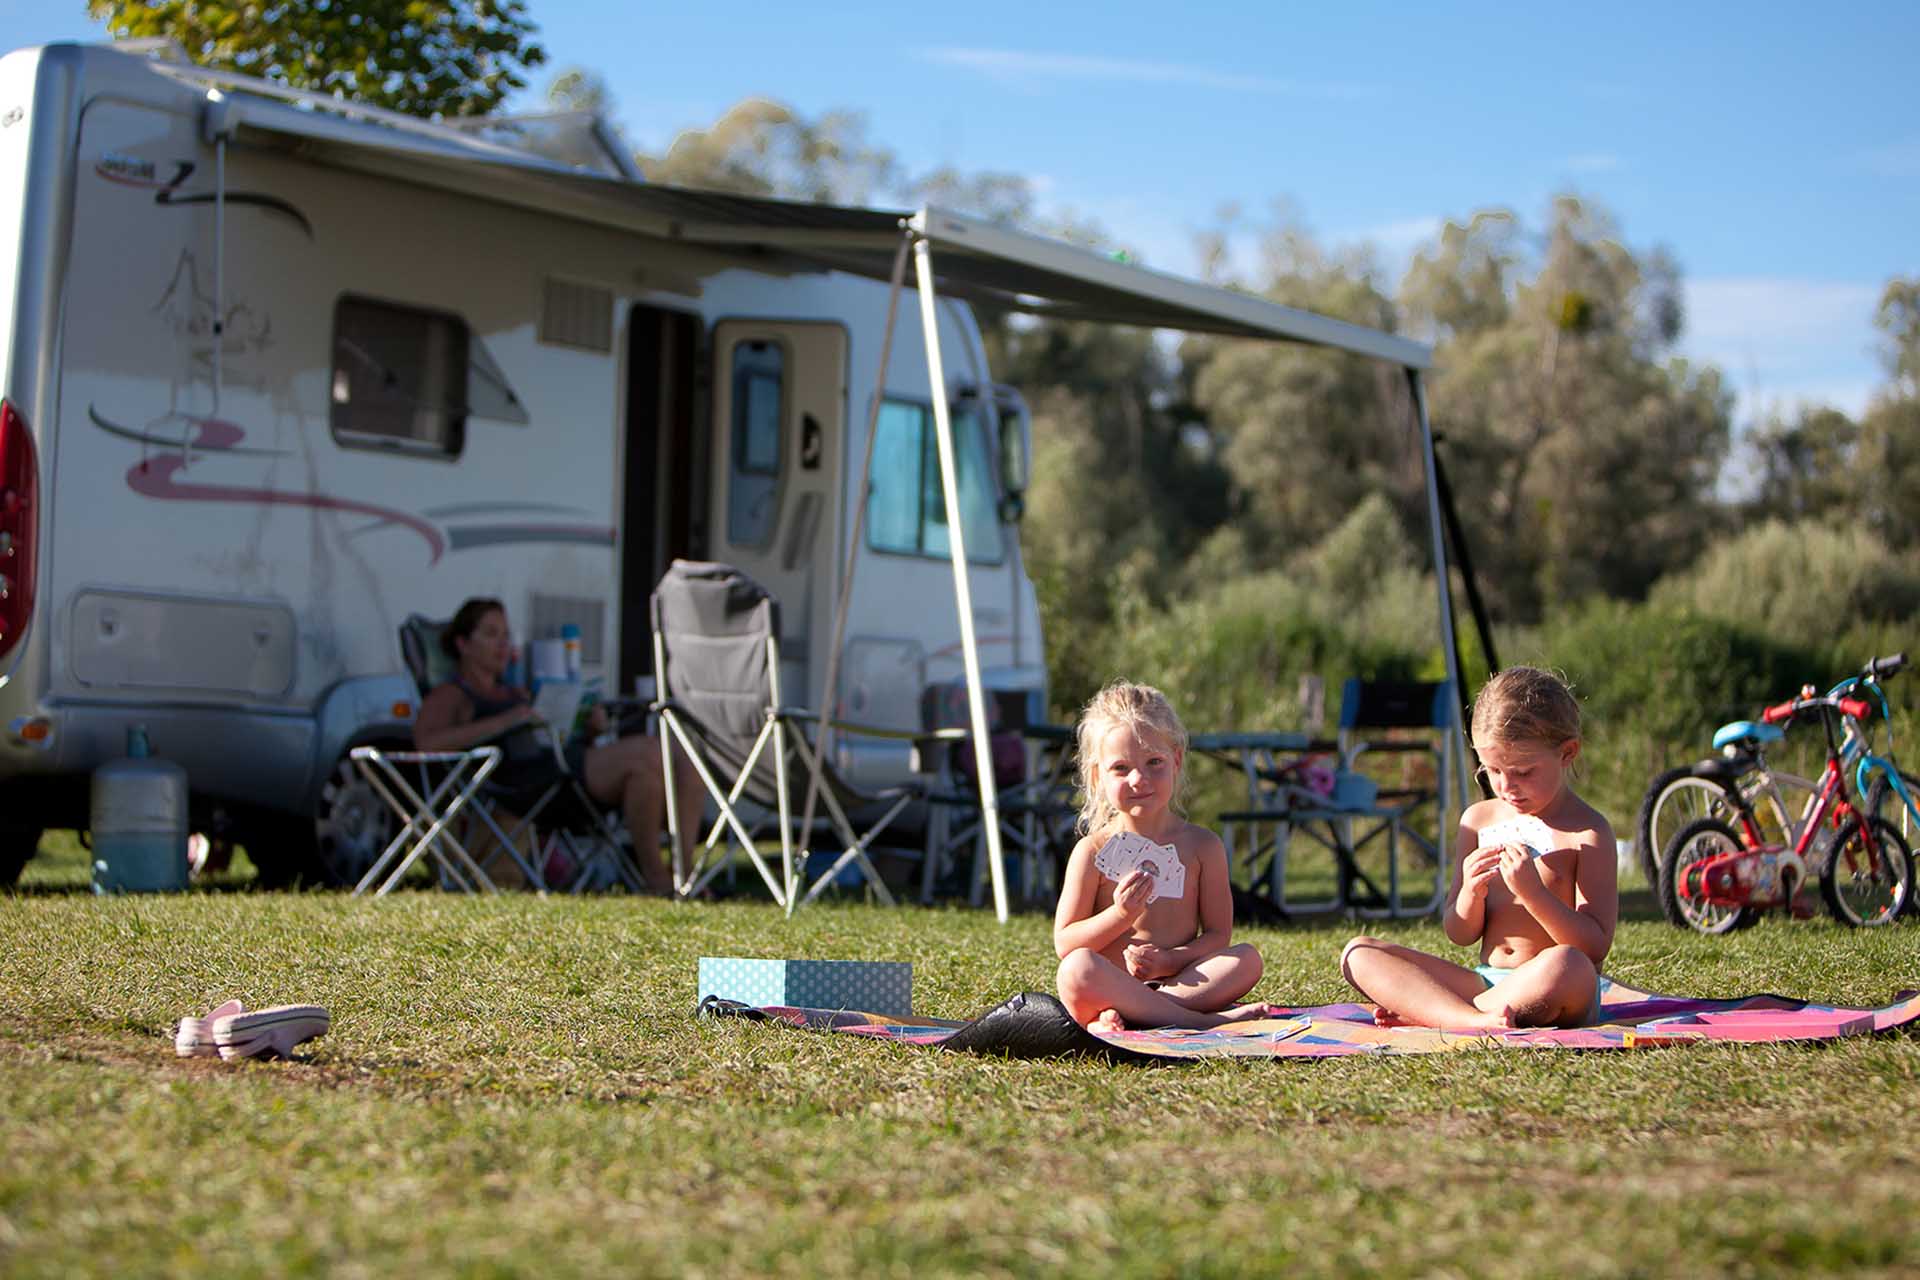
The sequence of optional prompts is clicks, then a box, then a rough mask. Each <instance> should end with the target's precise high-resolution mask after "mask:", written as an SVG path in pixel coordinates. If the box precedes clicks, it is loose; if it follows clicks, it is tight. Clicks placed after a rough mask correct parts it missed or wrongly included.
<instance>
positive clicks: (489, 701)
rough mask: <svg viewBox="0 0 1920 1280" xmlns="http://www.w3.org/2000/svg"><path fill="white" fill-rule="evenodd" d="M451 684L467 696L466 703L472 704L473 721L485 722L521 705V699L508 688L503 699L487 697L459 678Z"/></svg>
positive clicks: (454, 679)
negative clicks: (488, 718)
mask: <svg viewBox="0 0 1920 1280" xmlns="http://www.w3.org/2000/svg"><path fill="white" fill-rule="evenodd" d="M453 683H454V684H455V685H456V686H458V688H459V690H460V692H462V693H464V694H466V695H467V701H468V702H471V703H472V704H473V718H474V719H475V720H485V719H486V718H487V717H488V716H497V715H499V714H500V713H501V712H503V711H511V710H512V709H513V708H515V707H517V706H519V705H520V703H521V699H519V698H518V697H516V696H514V691H513V690H512V689H510V688H509V689H507V691H506V692H507V696H506V697H504V698H501V697H488V696H487V695H486V694H484V693H481V692H480V691H479V690H478V689H476V688H474V687H473V686H472V685H470V684H468V683H467V682H466V681H465V680H462V679H461V678H460V677H459V676H455V677H454V678H453ZM502 687H503V688H504V687H505V686H502Z"/></svg>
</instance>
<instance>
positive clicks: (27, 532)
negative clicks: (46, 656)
mask: <svg viewBox="0 0 1920 1280" xmlns="http://www.w3.org/2000/svg"><path fill="white" fill-rule="evenodd" d="M39 474H40V472H39V467H38V466H37V465H36V464H35V462H34V457H33V433H32V432H30V431H28V430H27V420H26V419H25V418H23V417H21V416H20V411H19V410H18V409H16V408H14V407H13V402H12V401H10V400H0V655H4V654H6V653H9V652H11V651H12V649H13V646H14V645H16V644H18V643H19V642H20V637H21V636H22V635H24V634H25V633H26V630H27V619H28V618H29V617H30V616H32V613H33V535H34V528H35V525H36V522H37V520H38V515H37V510H36V509H37V506H38V501H37V499H38V491H39V484H38V482H39Z"/></svg>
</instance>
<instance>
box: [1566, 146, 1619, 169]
mask: <svg viewBox="0 0 1920 1280" xmlns="http://www.w3.org/2000/svg"><path fill="white" fill-rule="evenodd" d="M1560 164H1561V166H1562V167H1563V168H1565V169H1566V171H1567V172H1568V173H1612V172H1613V171H1614V170H1615V169H1618V168H1619V167H1620V157H1619V156H1617V155H1615V154H1614V153H1613V152H1611V151H1582V152H1579V153H1577V154H1575V155H1570V156H1568V157H1567V158H1566V159H1564V160H1562V161H1561V162H1560Z"/></svg>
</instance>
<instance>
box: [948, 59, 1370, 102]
mask: <svg viewBox="0 0 1920 1280" xmlns="http://www.w3.org/2000/svg"><path fill="white" fill-rule="evenodd" d="M918 56H919V57H921V58H922V59H924V60H925V61H928V62H936V63H939V64H941V65H943V66H949V67H959V68H961V69H963V70H966V71H977V72H980V73H982V74H985V75H990V76H993V77H995V78H996V79H1001V80H1018V81H1021V82H1024V83H1027V84H1032V83H1033V82H1034V81H1035V80H1036V79H1061V80H1109V81H1119V82H1122V83H1126V84H1163V85H1185V86H1189V87H1192V88H1200V89H1220V90H1224V91H1226V92H1230V93H1260V94H1275V95H1281V96H1285V97H1295V98H1333V99H1342V100H1352V99H1355V98H1364V97H1368V96H1370V95H1372V94H1374V93H1377V92H1379V89H1378V87H1377V86H1374V85H1366V84H1358V83H1342V82H1336V81H1314V80H1283V79H1278V78H1276V77H1273V76H1254V75H1240V74H1237V73H1234V72H1227V71H1214V70H1211V69H1210V68H1207V67H1198V66H1191V65H1188V64H1185V63H1178V62H1148V61H1143V60H1139V59H1134V58H1096V57H1089V56H1086V55H1083V54H1073V53H1026V52H1022V51H1020V50H1017V49H979V48H962V47H955V46H950V45H943V46H938V47H934V48H929V49H921V50H919V51H918Z"/></svg>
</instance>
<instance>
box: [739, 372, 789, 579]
mask: <svg viewBox="0 0 1920 1280" xmlns="http://www.w3.org/2000/svg"><path fill="white" fill-rule="evenodd" d="M785 366H786V356H785V353H784V352H783V351H782V350H781V348H780V347H779V346H778V345H777V344H775V343H771V342H743V343H741V344H740V345H739V346H737V347H735V348H734V349H733V423H732V431H731V433H730V434H731V435H732V438H733V450H732V453H733V460H732V464H731V471H732V474H731V475H730V476H729V477H728V483H727V541H729V542H731V543H733V544H734V545H735V546H742V547H759V546H765V545H766V544H767V543H768V542H769V541H770V540H771V539H772V537H773V531H774V528H775V526H776V525H777V524H778V522H779V515H780V512H779V509H778V505H777V503H776V501H775V499H776V498H777V497H778V490H779V485H780V448H781V430H780V424H781V423H782V422H783V421H784V420H785V412H784V407H785V406H784V399H785V371H786V368H785Z"/></svg>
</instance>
